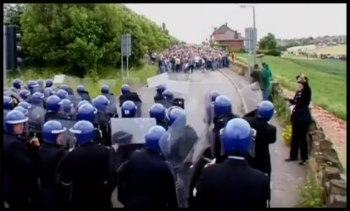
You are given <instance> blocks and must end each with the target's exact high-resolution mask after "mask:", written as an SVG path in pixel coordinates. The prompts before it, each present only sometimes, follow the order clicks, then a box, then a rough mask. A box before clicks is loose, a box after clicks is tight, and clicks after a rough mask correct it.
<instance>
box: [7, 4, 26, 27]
mask: <svg viewBox="0 0 350 211" xmlns="http://www.w3.org/2000/svg"><path fill="white" fill-rule="evenodd" d="M25 8H26V4H4V25H11V26H17V28H18V29H21V15H22V14H23V12H24V10H25Z"/></svg>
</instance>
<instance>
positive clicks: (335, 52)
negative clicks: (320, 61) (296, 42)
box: [307, 45, 346, 55]
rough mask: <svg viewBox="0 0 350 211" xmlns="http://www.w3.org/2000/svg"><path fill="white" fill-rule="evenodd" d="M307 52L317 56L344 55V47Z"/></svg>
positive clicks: (329, 47)
mask: <svg viewBox="0 0 350 211" xmlns="http://www.w3.org/2000/svg"><path fill="white" fill-rule="evenodd" d="M307 52H308V53H317V54H330V55H346V45H338V46H328V47H325V48H319V49H314V50H309V51H307Z"/></svg>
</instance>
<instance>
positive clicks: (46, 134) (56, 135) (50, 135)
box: [42, 120, 66, 145]
mask: <svg viewBox="0 0 350 211" xmlns="http://www.w3.org/2000/svg"><path fill="white" fill-rule="evenodd" d="M65 131H66V128H65V127H63V126H62V124H61V123H60V122H59V121H56V120H50V121H48V122H46V123H45V124H44V125H43V127H42V136H43V139H44V142H46V143H49V144H53V145H56V144H58V142H59V141H60V140H61V138H60V137H62V136H60V135H61V134H63V133H64V132H65Z"/></svg>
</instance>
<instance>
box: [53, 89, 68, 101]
mask: <svg viewBox="0 0 350 211" xmlns="http://www.w3.org/2000/svg"><path fill="white" fill-rule="evenodd" d="M56 95H57V96H58V97H59V98H60V99H61V100H63V99H66V98H67V97H68V92H67V91H66V90H64V89H59V90H58V91H57V92H56Z"/></svg>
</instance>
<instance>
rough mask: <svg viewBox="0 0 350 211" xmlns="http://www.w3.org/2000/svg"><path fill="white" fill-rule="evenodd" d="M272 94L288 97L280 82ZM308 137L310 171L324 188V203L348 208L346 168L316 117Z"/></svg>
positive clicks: (327, 205) (275, 83)
mask: <svg viewBox="0 0 350 211" xmlns="http://www.w3.org/2000/svg"><path fill="white" fill-rule="evenodd" d="M272 94H273V97H274V99H276V98H277V97H281V98H282V99H285V98H286V96H285V95H284V93H283V90H282V88H281V87H280V85H279V83H278V82H273V83H272ZM286 106H287V108H289V106H290V104H289V101H286ZM307 138H308V142H309V154H310V158H311V159H310V164H309V165H310V168H309V171H311V172H309V173H311V175H314V176H315V179H316V181H317V183H318V184H319V185H320V187H322V189H323V196H322V197H323V202H324V204H325V205H326V207H328V208H346V204H347V186H346V178H344V177H343V173H344V168H343V167H342V165H341V162H340V160H339V157H338V154H337V152H336V151H335V149H334V148H333V144H332V142H331V141H330V140H328V138H327V136H326V134H325V133H324V131H323V129H322V128H321V127H320V126H319V124H318V123H317V121H316V120H315V119H314V118H313V121H312V124H311V125H310V128H309V132H308V137H307Z"/></svg>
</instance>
